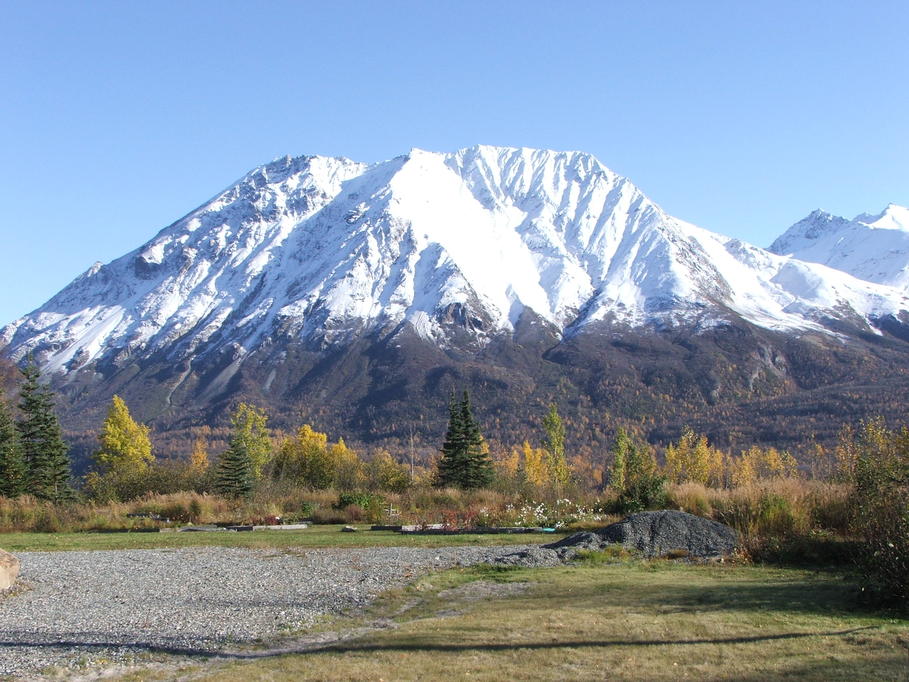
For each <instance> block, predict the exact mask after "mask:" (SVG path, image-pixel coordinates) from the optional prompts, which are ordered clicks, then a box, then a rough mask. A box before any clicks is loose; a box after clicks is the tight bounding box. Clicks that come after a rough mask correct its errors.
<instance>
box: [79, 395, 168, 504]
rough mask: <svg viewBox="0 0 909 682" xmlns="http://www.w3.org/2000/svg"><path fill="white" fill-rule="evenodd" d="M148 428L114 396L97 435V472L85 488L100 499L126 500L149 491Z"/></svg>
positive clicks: (149, 454) (151, 459) (149, 455)
mask: <svg viewBox="0 0 909 682" xmlns="http://www.w3.org/2000/svg"><path fill="white" fill-rule="evenodd" d="M148 434H149V429H148V427H147V426H145V425H144V424H139V423H137V422H136V421H135V420H134V419H133V418H132V416H130V414H129V408H128V407H127V406H126V402H124V400H123V399H122V398H121V397H120V396H118V395H115V396H114V397H113V399H112V400H111V404H110V407H109V408H108V411H107V419H105V420H104V425H103V426H102V428H101V434H100V435H99V436H98V440H99V442H100V447H99V448H98V450H97V451H96V452H95V455H94V460H95V467H96V471H92V472H91V473H89V474H88V476H87V477H86V488H87V490H88V491H89V493H90V494H91V496H92V497H94V498H95V499H98V500H105V501H107V500H126V499H131V498H133V497H137V496H139V495H141V494H142V493H144V492H146V488H147V487H148V486H147V483H148V480H147V477H146V476H145V474H147V473H148V468H149V465H150V464H152V463H153V462H154V461H155V457H154V455H153V454H152V446H151V439H150V438H149V435H148Z"/></svg>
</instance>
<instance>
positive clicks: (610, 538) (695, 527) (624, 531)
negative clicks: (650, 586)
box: [566, 511, 738, 557]
mask: <svg viewBox="0 0 909 682" xmlns="http://www.w3.org/2000/svg"><path fill="white" fill-rule="evenodd" d="M597 534H598V535H600V536H601V537H602V538H603V539H604V540H605V541H607V542H610V543H621V544H623V545H625V546H626V547H628V548H629V549H636V550H638V551H639V552H641V553H643V554H644V555H645V556H648V557H659V556H665V555H666V554H668V553H670V552H672V551H683V552H687V554H688V556H691V557H716V556H723V555H726V554H730V553H731V552H732V551H733V550H734V549H735V548H736V546H737V544H738V534H737V533H736V532H735V531H734V530H733V529H732V528H730V527H729V526H726V525H724V524H722V523H718V522H716V521H711V520H710V519H705V518H701V517H700V516H694V515H693V514H688V513H686V512H682V511H650V512H640V513H638V514H632V515H631V516H629V517H628V518H625V519H622V520H621V521H619V522H618V523H614V524H612V525H611V526H607V527H606V528H604V529H603V530H601V531H599V532H598V533H597ZM566 539H567V538H566Z"/></svg>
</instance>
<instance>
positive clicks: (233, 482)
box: [215, 435, 253, 497]
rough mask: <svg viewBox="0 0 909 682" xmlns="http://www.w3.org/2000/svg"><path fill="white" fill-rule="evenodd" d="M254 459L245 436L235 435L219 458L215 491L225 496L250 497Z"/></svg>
mask: <svg viewBox="0 0 909 682" xmlns="http://www.w3.org/2000/svg"><path fill="white" fill-rule="evenodd" d="M252 484H253V474H252V460H251V459H250V457H249V450H247V448H246V442H245V441H244V440H243V438H238V437H237V436H236V435H234V436H233V437H232V438H231V439H230V445H229V446H228V447H227V450H225V451H224V453H223V454H222V455H221V457H220V458H219V459H218V466H217V469H216V470H215V491H216V492H218V493H220V494H221V495H224V496H225V497H249V494H250V493H251V492H252Z"/></svg>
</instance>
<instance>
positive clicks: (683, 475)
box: [665, 426, 725, 486]
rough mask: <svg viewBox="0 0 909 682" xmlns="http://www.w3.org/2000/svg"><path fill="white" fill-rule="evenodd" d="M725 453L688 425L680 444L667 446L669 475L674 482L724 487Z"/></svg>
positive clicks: (679, 441) (683, 431) (667, 471)
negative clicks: (711, 445) (709, 443)
mask: <svg viewBox="0 0 909 682" xmlns="http://www.w3.org/2000/svg"><path fill="white" fill-rule="evenodd" d="M723 459H724V458H723V453H722V452H720V451H719V450H716V449H715V448H711V447H710V446H709V445H708V443H707V436H704V435H701V434H697V433H695V432H694V431H693V430H692V429H691V428H689V427H687V426H686V427H685V428H684V429H683V430H682V435H681V436H680V437H679V440H678V442H677V443H672V444H670V445H669V447H667V448H666V469H665V471H666V476H667V477H668V478H669V480H670V481H671V482H672V483H700V484H701V485H708V484H711V485H714V486H721V485H723V482H724V474H725V472H724V468H725V467H724V463H723Z"/></svg>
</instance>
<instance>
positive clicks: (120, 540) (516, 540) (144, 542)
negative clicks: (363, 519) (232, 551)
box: [0, 525, 564, 553]
mask: <svg viewBox="0 0 909 682" xmlns="http://www.w3.org/2000/svg"><path fill="white" fill-rule="evenodd" d="M354 527H355V528H358V529H359V531H360V532H357V533H342V532H341V528H343V526H341V525H315V526H311V527H309V528H307V529H305V530H299V531H295V530H274V531H267V530H265V531H253V532H215V533H139V532H132V533H3V534H0V549H5V550H6V551H7V552H13V553H15V552H44V551H61V550H62V551H72V550H89V549H153V548H170V547H252V548H284V547H287V548H292V547H389V546H394V547H450V546H454V545H527V544H534V543H546V542H553V541H554V540H557V539H559V538H561V537H564V536H563V535H552V534H542V533H528V534H520V535H491V534H478V535H401V534H400V533H396V532H394V531H370V530H369V526H354Z"/></svg>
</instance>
